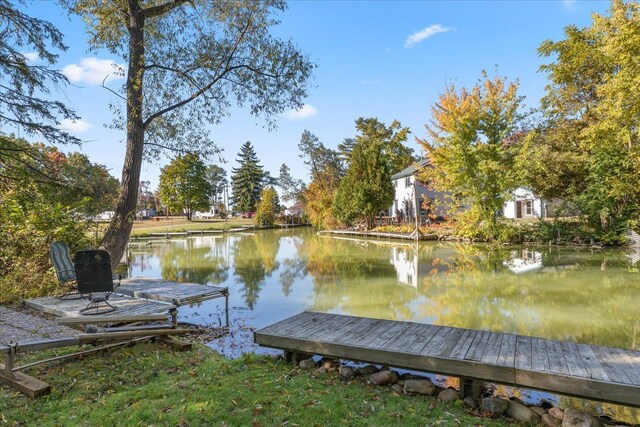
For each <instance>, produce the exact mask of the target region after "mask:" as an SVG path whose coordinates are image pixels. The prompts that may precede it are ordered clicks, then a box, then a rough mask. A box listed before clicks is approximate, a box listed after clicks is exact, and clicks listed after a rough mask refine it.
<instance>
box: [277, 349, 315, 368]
mask: <svg viewBox="0 0 640 427" xmlns="http://www.w3.org/2000/svg"><path fill="white" fill-rule="evenodd" d="M311 357H312V355H311V354H308V353H300V352H298V351H291V350H285V351H284V361H285V362H286V363H292V362H293V363H294V364H295V365H297V364H298V363H300V361H302V360H307V359H310V358H311Z"/></svg>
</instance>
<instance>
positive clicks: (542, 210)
mask: <svg viewBox="0 0 640 427" xmlns="http://www.w3.org/2000/svg"><path fill="white" fill-rule="evenodd" d="M557 205H558V202H557V201H548V200H544V199H542V198H540V197H538V196H536V195H535V194H534V193H533V191H531V190H529V189H528V188H525V187H518V188H516V189H515V190H514V192H513V199H512V200H508V201H506V202H505V203H504V205H503V206H502V214H503V215H504V217H505V218H547V217H552V216H554V215H555V209H556V207H557Z"/></svg>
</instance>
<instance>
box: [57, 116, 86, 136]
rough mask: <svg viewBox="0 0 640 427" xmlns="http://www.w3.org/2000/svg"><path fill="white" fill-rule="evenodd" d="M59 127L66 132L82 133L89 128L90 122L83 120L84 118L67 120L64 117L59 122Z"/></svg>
mask: <svg viewBox="0 0 640 427" xmlns="http://www.w3.org/2000/svg"><path fill="white" fill-rule="evenodd" d="M60 129H62V130H66V131H68V132H74V133H82V132H85V131H87V130H89V129H91V123H89V122H85V121H84V120H80V119H78V120H69V119H64V120H62V122H61V123H60Z"/></svg>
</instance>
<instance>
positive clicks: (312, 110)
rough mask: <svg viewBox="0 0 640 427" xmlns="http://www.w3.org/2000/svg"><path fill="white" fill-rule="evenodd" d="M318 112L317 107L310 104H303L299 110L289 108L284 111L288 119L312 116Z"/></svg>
mask: <svg viewBox="0 0 640 427" xmlns="http://www.w3.org/2000/svg"><path fill="white" fill-rule="evenodd" d="M316 114H318V109H317V108H316V107H314V106H313V105H311V104H304V105H303V106H302V108H300V109H299V110H291V111H289V112H287V113H285V115H284V116H285V117H286V118H287V119H289V120H300V119H306V118H307V117H312V116H315V115H316Z"/></svg>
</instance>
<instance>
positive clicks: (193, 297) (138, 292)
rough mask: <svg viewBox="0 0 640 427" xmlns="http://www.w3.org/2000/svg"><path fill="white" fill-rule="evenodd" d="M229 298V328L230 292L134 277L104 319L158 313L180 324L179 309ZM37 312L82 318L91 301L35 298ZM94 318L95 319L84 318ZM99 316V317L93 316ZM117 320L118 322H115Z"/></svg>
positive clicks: (123, 284) (29, 302)
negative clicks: (113, 309) (82, 310)
mask: <svg viewBox="0 0 640 427" xmlns="http://www.w3.org/2000/svg"><path fill="white" fill-rule="evenodd" d="M222 297H224V298H225V317H226V325H227V326H229V289H228V288H224V287H220V286H209V285H199V284H196V283H181V282H174V281H170V280H162V279H150V278H146V277H134V278H130V279H123V280H122V281H121V282H120V286H118V287H117V288H116V289H115V291H114V293H113V295H112V296H111V298H109V302H110V303H111V304H113V305H115V306H117V307H118V309H117V310H115V311H113V312H111V313H107V314H104V315H100V317H101V318H103V317H104V318H106V319H109V318H113V319H118V318H120V319H128V318H138V319H139V320H143V318H144V317H145V316H146V317H148V318H149V319H153V318H154V317H157V316H154V315H157V313H167V314H168V315H171V318H172V322H173V323H174V324H175V323H176V322H177V307H180V306H184V305H190V304H197V303H200V302H203V301H206V300H210V299H214V298H222ZM26 303H27V305H29V306H30V307H32V308H35V309H36V310H40V311H43V312H45V313H49V314H53V315H55V316H59V317H77V316H82V315H81V314H80V313H79V312H80V310H81V309H82V308H84V307H85V306H86V305H87V300H85V299H79V300H60V299H58V298H56V297H42V298H34V299H30V300H27V301H26ZM82 317H87V318H92V316H82ZM93 317H95V316H93ZM114 321H115V320H114Z"/></svg>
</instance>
